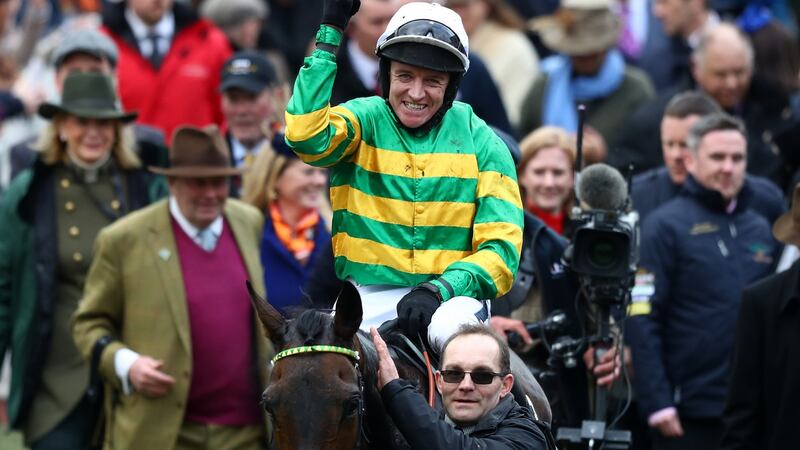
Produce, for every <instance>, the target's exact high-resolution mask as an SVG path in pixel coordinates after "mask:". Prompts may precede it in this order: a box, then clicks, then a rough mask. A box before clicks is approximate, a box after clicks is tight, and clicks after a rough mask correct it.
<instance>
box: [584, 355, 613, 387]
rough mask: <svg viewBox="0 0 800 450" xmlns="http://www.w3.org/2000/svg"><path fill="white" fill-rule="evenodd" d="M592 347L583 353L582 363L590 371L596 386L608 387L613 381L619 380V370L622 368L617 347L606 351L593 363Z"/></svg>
mask: <svg viewBox="0 0 800 450" xmlns="http://www.w3.org/2000/svg"><path fill="white" fill-rule="evenodd" d="M596 350H597V349H596V348H595V347H594V346H591V345H590V346H589V348H587V349H586V351H585V352H583V362H584V363H585V364H586V367H588V368H589V370H591V371H592V374H593V375H594V376H595V378H597V385H598V386H610V385H611V383H613V382H614V380H616V379H618V378H619V372H620V371H619V368H620V367H621V366H622V362H621V361H620V358H619V356H617V347H616V346H612V347H611V348H609V349H608V350H606V351H605V352H604V353H603V355H602V356H600V360H599V361H595V351H596Z"/></svg>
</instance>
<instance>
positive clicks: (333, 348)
mask: <svg viewBox="0 0 800 450" xmlns="http://www.w3.org/2000/svg"><path fill="white" fill-rule="evenodd" d="M306 353H338V354H340V355H344V356H346V357H347V358H348V359H349V360H350V361H351V362H352V363H353V369H354V370H355V372H356V379H357V380H358V430H359V431H358V432H359V435H360V436H361V439H360V440H359V441H358V442H357V443H356V448H360V447H361V443H362V442H364V443H365V444H369V439H368V438H367V434H366V431H365V429H364V414H365V401H364V380H363V378H362V377H361V369H360V367H359V365H358V363H359V361H360V360H361V356H360V355H359V353H358V351H356V350H351V349H349V348H346V347H339V346H337V345H324V344H318V345H301V346H298V347H291V348H287V349H285V350H282V351H280V352H278V354H277V355H275V356H274V357H273V358H272V364H273V365H274V364H275V363H276V362H277V361H279V360H281V359H283V358H287V357H289V356H295V355H302V354H306Z"/></svg>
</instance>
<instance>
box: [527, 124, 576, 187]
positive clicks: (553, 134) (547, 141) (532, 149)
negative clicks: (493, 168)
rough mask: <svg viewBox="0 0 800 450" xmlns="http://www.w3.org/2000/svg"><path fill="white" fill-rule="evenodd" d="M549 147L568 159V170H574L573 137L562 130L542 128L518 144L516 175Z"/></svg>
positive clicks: (574, 151) (548, 127) (549, 127)
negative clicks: (559, 151) (518, 154)
mask: <svg viewBox="0 0 800 450" xmlns="http://www.w3.org/2000/svg"><path fill="white" fill-rule="evenodd" d="M550 147H557V148H560V149H561V150H562V151H563V152H564V154H565V155H567V159H569V164H570V169H572V170H574V169H575V153H576V149H575V137H574V136H572V135H570V134H569V133H567V132H566V131H565V130H564V129H562V128H558V127H553V126H544V127H539V128H537V129H535V130H533V131H532V132H531V133H530V134H528V135H527V136H525V137H524V138H523V139H522V141H521V142H520V143H519V149H520V152H521V153H522V156H521V157H520V159H519V163H518V164H517V175H521V174H522V172H523V171H524V170H525V166H527V165H528V163H529V162H530V161H531V159H533V157H534V156H536V154H537V153H539V151H540V150H542V149H545V148H550Z"/></svg>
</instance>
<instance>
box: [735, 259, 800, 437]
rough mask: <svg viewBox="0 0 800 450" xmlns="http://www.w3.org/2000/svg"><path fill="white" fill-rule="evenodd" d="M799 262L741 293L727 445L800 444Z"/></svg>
mask: <svg viewBox="0 0 800 450" xmlns="http://www.w3.org/2000/svg"><path fill="white" fill-rule="evenodd" d="M798 380H800V261H798V262H795V263H794V265H792V267H791V268H789V269H788V270H786V271H785V272H781V273H779V274H776V275H772V276H770V277H769V278H765V279H764V280H762V281H760V282H759V283H756V284H754V285H752V286H750V287H748V288H747V289H746V290H745V291H744V295H743V297H742V306H741V309H740V310H739V324H738V328H737V330H736V345H735V351H734V358H733V370H732V371H731V388H730V393H729V395H728V403H727V406H726V408H725V414H724V416H723V423H724V426H725V431H724V434H723V438H722V445H721V447H720V448H721V449H723V450H745V449H747V450H783V449H789V448H797V445H798V444H797V424H798V423H800V408H798V405H800V385H798Z"/></svg>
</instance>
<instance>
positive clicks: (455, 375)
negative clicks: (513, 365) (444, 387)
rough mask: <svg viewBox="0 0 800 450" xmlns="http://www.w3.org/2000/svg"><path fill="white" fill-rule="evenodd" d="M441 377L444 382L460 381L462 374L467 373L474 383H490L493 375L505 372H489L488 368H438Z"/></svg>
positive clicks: (501, 375) (500, 375)
mask: <svg viewBox="0 0 800 450" xmlns="http://www.w3.org/2000/svg"><path fill="white" fill-rule="evenodd" d="M439 373H440V374H442V379H443V380H444V382H445V383H461V381H462V380H463V379H464V375H466V374H469V377H470V379H471V380H472V382H473V383H475V384H491V383H492V381H493V380H494V377H503V376H505V374H502V373H495V372H489V371H488V370H474V371H468V370H440V371H439Z"/></svg>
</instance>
